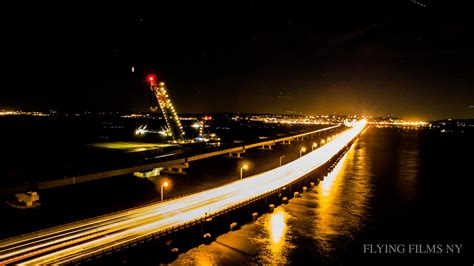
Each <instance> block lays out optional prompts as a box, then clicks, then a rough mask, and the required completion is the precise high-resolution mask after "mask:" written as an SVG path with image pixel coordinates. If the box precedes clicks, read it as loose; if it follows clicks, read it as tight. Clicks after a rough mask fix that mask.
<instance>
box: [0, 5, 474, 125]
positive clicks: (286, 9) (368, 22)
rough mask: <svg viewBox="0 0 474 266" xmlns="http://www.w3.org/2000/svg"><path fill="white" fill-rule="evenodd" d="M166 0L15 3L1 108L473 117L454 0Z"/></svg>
mask: <svg viewBox="0 0 474 266" xmlns="http://www.w3.org/2000/svg"><path fill="white" fill-rule="evenodd" d="M156 2H158V3H154V4H150V3H138V2H137V1H130V2H128V3H109V4H108V5H103V4H101V5H98V4H91V5H86V4H83V5H79V4H77V5H74V4H71V3H65V4H61V5H58V4H45V3H44V2H43V1H42V2H41V3H37V4H34V5H30V4H26V3H20V4H18V6H11V7H4V8H2V9H3V11H4V12H3V13H4V14H2V18H1V20H2V21H1V24H2V33H1V35H2V38H1V39H2V47H3V48H1V50H2V54H3V56H2V57H3V59H2V64H3V69H4V71H3V75H2V76H3V77H4V78H2V79H3V82H2V88H1V90H0V109H4V108H18V109H27V110H28V109H30V110H31V109H39V110H49V109H54V110H63V111H83V110H91V111H99V110H118V111H148V110H149V107H150V106H151V105H156V102H155V100H154V98H153V96H152V94H151V92H150V91H149V89H148V87H147V85H146V84H145V82H144V79H145V76H146V74H147V73H150V72H153V73H155V74H156V75H157V76H158V78H159V79H162V80H164V81H165V82H166V83H167V84H168V88H169V91H170V95H171V97H172V99H173V100H174V103H175V106H176V108H177V110H178V112H180V113H191V112H193V113H207V112H243V113H280V114H300V113H301V114H348V113H354V114H362V115H374V116H375V115H395V116H402V117H405V118H422V119H443V118H474V107H473V106H474V88H473V85H474V83H473V79H474V78H473V77H474V63H473V59H474V56H473V55H474V54H473V50H472V47H473V44H474V42H473V37H472V24H471V23H470V21H469V20H468V18H469V16H471V14H470V13H472V12H471V9H470V8H467V7H466V6H462V5H460V4H459V3H456V4H455V1H437V2H434V1H429V0H420V1H419V2H420V3H421V4H418V3H415V2H413V1H410V0H408V1H404V0H400V1H347V2H349V3H345V2H344V1H312V2H313V4H311V5H310V4H308V3H307V2H306V1H305V2H303V1H258V0H254V1H251V0H249V1H247V0H241V1H221V2H225V4H224V3H215V2H208V1H189V2H192V4H190V3H188V1H163V2H164V3H160V2H161V1H156ZM308 2H309V1H308ZM315 2H316V3H317V4H315ZM319 2H321V3H319ZM423 5H425V7H423ZM132 66H133V67H135V72H134V73H132V71H131V68H132Z"/></svg>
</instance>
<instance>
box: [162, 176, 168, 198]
mask: <svg viewBox="0 0 474 266" xmlns="http://www.w3.org/2000/svg"><path fill="white" fill-rule="evenodd" d="M165 187H168V181H165V182H164V183H163V184H161V201H163V193H164V188H165Z"/></svg>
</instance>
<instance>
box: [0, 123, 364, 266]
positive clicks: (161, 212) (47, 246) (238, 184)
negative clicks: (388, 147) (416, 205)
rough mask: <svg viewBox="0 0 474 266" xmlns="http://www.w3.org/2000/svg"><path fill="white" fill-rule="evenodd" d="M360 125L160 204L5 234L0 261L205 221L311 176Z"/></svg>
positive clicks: (81, 253)
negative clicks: (288, 157)
mask: <svg viewBox="0 0 474 266" xmlns="http://www.w3.org/2000/svg"><path fill="white" fill-rule="evenodd" d="M365 126H366V121H364V120H363V121H360V122H358V123H357V124H355V125H354V126H353V127H352V128H350V129H347V130H346V131H344V132H342V133H340V134H339V135H338V136H337V137H335V138H333V139H332V140H331V141H329V142H328V143H326V144H325V145H324V146H321V147H319V148H318V149H316V150H314V151H311V152H308V153H307V154H306V155H304V156H302V157H300V158H299V159H296V160H294V161H292V162H290V163H287V164H285V165H283V166H280V167H277V168H274V169H272V170H270V171H267V172H264V173H261V174H258V175H254V176H251V177H248V178H245V179H243V180H239V181H235V182H232V183H229V184H226V185H223V186H220V187H217V188H213V189H210V190H206V191H203V192H198V193H195V194H191V195H187V196H183V197H179V198H175V199H171V200H168V201H165V202H162V203H155V204H151V205H148V206H144V207H140V208H135V209H131V210H125V211H121V212H117V213H113V214H108V215H104V216H100V217H97V218H92V219H88V220H84V221H79V222H76V223H72V224H67V225H63V226H58V227H54V228H51V229H47V230H43V231H39V232H34V233H31V234H26V235H22V236H18V237H14V238H10V239H6V240H4V241H1V242H0V250H1V251H0V264H9V263H24V264H30V265H36V264H58V263H70V262H77V261H80V260H82V259H87V258H89V257H91V256H95V255H98V254H104V253H108V252H112V251H114V250H117V249H121V248H123V247H124V246H127V245H134V244H136V243H142V242H145V241H148V240H152V239H155V238H160V237H162V236H163V235H165V234H170V233H172V232H176V231H179V230H182V229H183V228H186V227H189V226H192V225H195V224H200V223H201V224H202V223H205V222H206V221H209V220H210V219H212V218H213V217H216V216H218V215H221V214H222V213H223V212H225V211H227V210H230V209H235V208H239V207H241V206H244V205H249V204H251V203H253V202H255V201H258V200H261V199H262V198H265V197H268V196H270V195H271V194H274V193H278V192H281V191H282V190H284V189H285V188H286V187H287V186H289V185H291V184H293V183H295V182H298V181H299V180H301V179H302V178H304V177H307V176H309V175H311V174H312V173H314V172H315V171H317V170H318V169H319V168H320V167H322V166H323V165H326V164H327V163H328V162H330V161H331V160H332V159H333V158H334V157H335V156H337V155H338V154H340V153H341V152H343V151H344V150H346V149H347V148H348V147H349V146H350V145H351V144H352V143H353V141H354V140H355V139H356V138H357V137H358V135H359V134H360V133H361V132H362V131H363V130H364V128H365ZM271 205H272V204H271ZM270 207H271V206H270Z"/></svg>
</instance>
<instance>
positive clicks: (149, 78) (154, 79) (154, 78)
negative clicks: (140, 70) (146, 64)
mask: <svg viewBox="0 0 474 266" xmlns="http://www.w3.org/2000/svg"><path fill="white" fill-rule="evenodd" d="M146 81H148V82H149V83H155V82H156V76H155V75H154V74H150V75H148V76H147V77H146Z"/></svg>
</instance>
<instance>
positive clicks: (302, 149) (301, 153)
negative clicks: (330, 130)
mask: <svg viewBox="0 0 474 266" xmlns="http://www.w3.org/2000/svg"><path fill="white" fill-rule="evenodd" d="M305 151H306V148H305V147H303V148H301V150H300V157H301V156H302V155H303V152H305Z"/></svg>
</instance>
